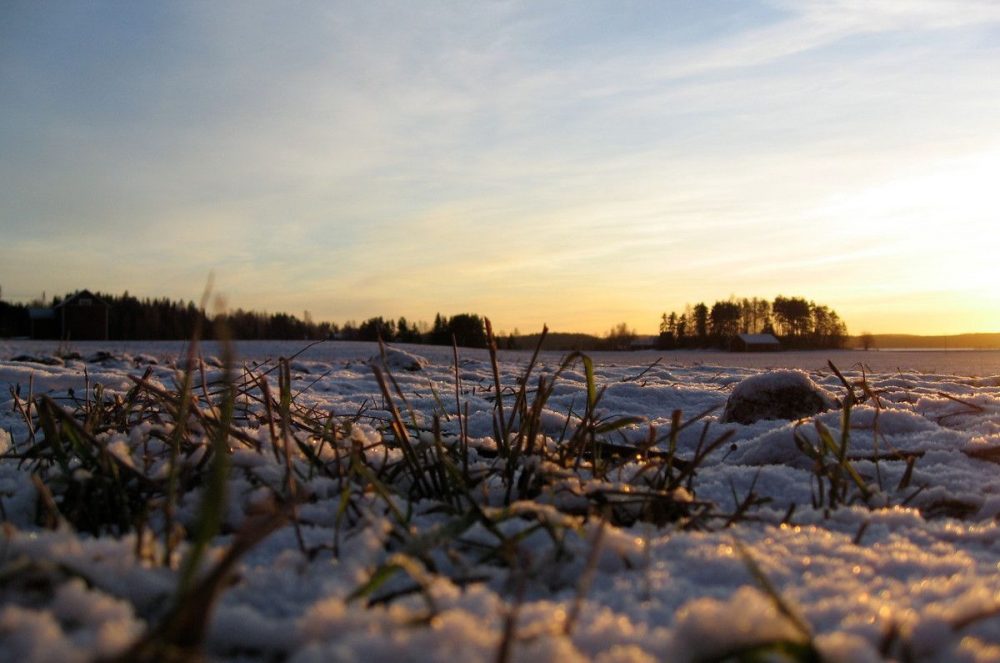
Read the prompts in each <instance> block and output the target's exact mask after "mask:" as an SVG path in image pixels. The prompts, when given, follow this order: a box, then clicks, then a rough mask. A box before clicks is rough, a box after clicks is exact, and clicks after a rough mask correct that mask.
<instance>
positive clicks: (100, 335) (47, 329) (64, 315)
mask: <svg viewBox="0 0 1000 663" xmlns="http://www.w3.org/2000/svg"><path fill="white" fill-rule="evenodd" d="M109 308H110V307H109V306H108V304H107V302H105V301H104V300H103V299H101V298H100V297H98V296H96V295H94V294H93V293H92V292H90V291H89V290H80V291H79V292H77V293H76V294H75V295H73V296H72V297H70V298H69V299H66V300H65V301H62V302H59V303H58V304H56V305H55V306H53V307H51V308H30V309H28V320H29V324H30V335H31V338H60V339H66V340H72V341H106V340H108V309H109Z"/></svg>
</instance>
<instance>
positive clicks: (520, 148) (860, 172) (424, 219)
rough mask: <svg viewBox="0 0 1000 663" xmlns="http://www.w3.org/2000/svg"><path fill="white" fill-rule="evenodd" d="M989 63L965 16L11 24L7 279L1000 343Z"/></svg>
mask: <svg viewBox="0 0 1000 663" xmlns="http://www.w3.org/2000/svg"><path fill="white" fill-rule="evenodd" d="M569 19H572V20H569ZM136 34H144V35H147V37H146V38H145V39H144V40H142V41H139V40H136V39H135V35H136ZM250 44H252V45H254V46H253V47H252V48H250V47H248V45H250ZM998 58H1000V5H991V4H989V3H982V2H978V1H976V0H956V2H954V3H941V4H935V3H921V4H919V5H913V4H912V3H902V2H900V3H857V2H854V1H853V0H831V1H830V2H786V1H784V0H773V1H772V0H759V1H758V0H751V1H750V2H745V3H743V2H740V3H732V4H728V3H680V2H664V3H659V4H658V5H655V6H654V5H649V6H635V7H632V6H630V7H629V8H625V7H611V6H602V5H585V6H583V7H578V8H574V10H573V13H572V16H570V15H569V14H568V13H567V9H566V8H565V7H563V6H559V5H555V4H549V3H541V4H539V3H532V2H518V1H514V2H510V3H491V4H486V5H481V4H469V5H460V6H448V7H441V6H438V5H426V4H412V3H403V2H398V1H394V0H376V1H374V2H370V3H359V4H355V5H350V6H347V7H343V8H339V9H338V10H336V11H334V10H330V9H329V8H324V7H322V6H318V7H317V6H303V7H297V8H296V9H295V10H286V9H284V8H281V9H279V8H277V7H275V6H274V5H269V4H267V3H258V2H256V1H255V0H251V1H250V2H247V3H239V4H235V3H233V4H230V3H227V2H224V1H223V2H218V3H211V4H210V5H195V6H186V5H185V6H177V5H167V6H157V7H156V8H154V7H153V6H149V5H146V4H144V3H134V4H128V5H122V6H118V5H116V6H115V11H114V12H109V11H108V7H107V6H106V5H103V4H102V3H100V2H98V3H86V4H79V5H73V6H67V7H63V8H62V9H61V10H60V11H53V10H52V9H51V7H47V6H46V5H45V4H44V3H42V4H37V3H35V4H32V3H24V4H19V5H16V6H15V7H12V8H11V9H10V11H9V13H8V14H7V15H5V20H4V21H2V22H0V63H2V66H0V89H3V90H4V91H5V94H4V95H2V98H0V109H2V111H3V117H4V119H5V122H4V123H2V124H0V200H3V201H4V202H3V205H2V206H0V228H2V230H3V236H4V242H3V246H2V247H0V258H2V260H0V285H2V287H3V291H2V292H3V296H4V297H6V298H8V299H13V300H21V301H24V300H28V299H31V298H34V297H37V296H38V295H40V294H41V292H42V291H47V292H48V293H49V294H50V295H51V294H55V293H59V294H62V293H65V292H71V291H74V290H76V289H79V288H89V289H91V290H99V291H103V292H113V293H120V292H122V291H124V290H128V291H129V292H131V293H133V294H138V295H140V296H149V297H164V296H166V297H170V298H172V299H182V300H185V301H186V300H190V299H196V298H197V297H198V296H199V295H200V293H201V291H202V288H203V286H204V281H205V278H206V276H207V274H209V273H210V272H214V273H215V274H216V275H217V290H218V291H219V292H220V293H222V294H224V295H225V296H226V298H227V301H229V302H230V305H231V306H234V307H241V308H245V309H255V310H267V311H271V312H278V311H284V312H288V313H292V314H295V315H301V314H302V313H303V312H304V311H306V310H308V311H310V312H311V314H312V316H313V318H314V319H317V320H330V321H335V322H344V321H347V320H356V321H359V320H364V319H366V318H368V317H373V316H379V315H381V316H385V317H393V318H398V317H399V316H405V317H406V318H407V319H409V320H425V321H430V320H433V317H434V315H435V313H438V312H440V313H442V314H445V315H454V314H456V313H461V312H474V313H479V314H483V315H489V316H490V317H491V319H492V320H493V322H494V324H495V325H496V327H497V328H498V329H501V328H502V329H506V330H508V331H511V330H513V329H515V328H517V329H518V330H520V331H522V332H528V331H537V330H538V329H540V328H541V325H542V324H543V323H548V325H549V326H550V328H552V329H556V330H560V331H578V332H588V333H596V334H600V333H604V332H606V331H607V330H608V329H610V328H611V327H612V326H613V325H615V324H618V323H620V322H626V323H627V324H628V325H629V326H631V327H634V328H636V329H637V330H638V331H640V332H642V333H654V332H655V331H656V329H657V325H658V322H659V319H660V315H661V314H662V313H663V312H669V311H671V310H675V311H680V310H682V309H683V307H684V305H685V304H686V303H690V304H695V303H697V302H705V303H707V304H709V305H711V304H712V303H713V302H714V301H719V300H725V299H728V298H729V297H730V295H736V296H737V297H755V296H756V297H763V298H767V299H773V298H774V296H776V295H778V294H783V295H787V296H802V297H805V298H807V299H811V300H813V301H815V302H817V303H819V304H824V305H827V306H829V307H830V308H832V309H834V310H836V311H837V312H838V314H839V315H840V316H841V318H842V319H843V320H844V321H845V322H846V323H847V325H848V328H849V331H850V332H851V333H860V332H862V331H870V332H872V333H924V334H939V333H941V334H943V333H947V334H952V333H960V332H1000V300H998V294H997V292H996V284H997V283H1000V268H998V267H997V262H998V261H997V259H996V256H997V253H998V249H1000V240H998V237H1000V233H998V232H997V231H996V230H995V228H996V224H997V221H1000V219H998V216H1000V215H998V212H1000V208H998V203H997V199H996V194H995V193H994V192H995V180H996V173H998V172H1000V142H998V141H1000V87H998V86H997V84H996V80H997V79H996V66H995V65H996V62H997V60H998Z"/></svg>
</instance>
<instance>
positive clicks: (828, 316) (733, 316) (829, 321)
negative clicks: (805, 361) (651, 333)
mask: <svg viewBox="0 0 1000 663" xmlns="http://www.w3.org/2000/svg"><path fill="white" fill-rule="evenodd" d="M739 334H773V335H774V336H776V337H777V338H778V339H780V340H781V343H782V346H783V347H786V348H803V349H805V348H824V349H825V348H840V347H843V345H844V342H845V341H846V340H847V327H846V326H845V325H844V323H843V322H842V321H841V319H840V316H838V315H837V313H836V311H834V310H832V309H830V308H829V307H828V306H822V305H819V304H816V303H815V302H812V301H807V300H806V299H803V298H801V297H783V296H780V295H779V296H778V297H775V298H774V301H773V302H771V301H768V300H766V299H760V298H758V297H754V298H752V299H747V298H743V299H737V298H736V297H730V298H729V299H728V300H726V301H719V302H715V303H714V304H713V305H712V307H711V308H709V307H708V306H707V305H706V304H705V303H704V302H700V303H698V304H695V305H694V306H691V305H687V306H686V307H685V308H684V310H683V311H682V312H681V313H680V314H678V313H676V312H673V311H671V312H670V313H669V314H667V313H664V314H663V316H662V317H661V318H660V336H659V338H658V339H657V347H659V348H660V349H663V350H669V349H673V348H728V347H729V346H730V344H731V343H732V341H733V339H734V338H735V337H736V336H738V335H739Z"/></svg>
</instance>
